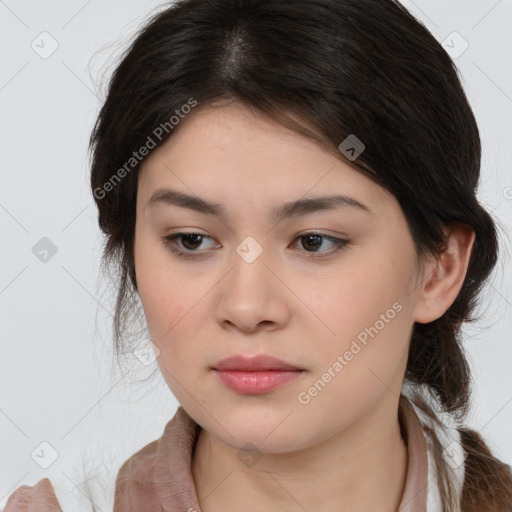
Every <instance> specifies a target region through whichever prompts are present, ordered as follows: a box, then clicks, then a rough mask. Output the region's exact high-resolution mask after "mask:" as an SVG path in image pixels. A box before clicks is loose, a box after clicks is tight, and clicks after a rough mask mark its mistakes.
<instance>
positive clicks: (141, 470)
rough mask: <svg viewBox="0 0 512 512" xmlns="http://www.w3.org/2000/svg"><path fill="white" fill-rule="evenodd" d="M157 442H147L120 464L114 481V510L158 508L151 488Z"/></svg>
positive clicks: (136, 510)
mask: <svg viewBox="0 0 512 512" xmlns="http://www.w3.org/2000/svg"><path fill="white" fill-rule="evenodd" d="M159 442H160V440H159V439H157V440H155V441H152V442H151V443H149V444H147V445H146V446H144V447H143V448H142V449H140V450H139V451H137V452H136V453H134V454H133V455H132V456H131V457H129V458H128V459H127V460H126V461H125V462H124V463H123V464H122V465H121V468H120V469H119V472H118V473H117V477H116V483H115V491H114V507H113V510H114V512H140V510H147V511H150V510H153V509H155V510H160V509H159V508H158V504H159V501H158V497H157V494H156V492H155V490H154V488H153V473H154V468H155V466H156V463H157V456H158V446H159Z"/></svg>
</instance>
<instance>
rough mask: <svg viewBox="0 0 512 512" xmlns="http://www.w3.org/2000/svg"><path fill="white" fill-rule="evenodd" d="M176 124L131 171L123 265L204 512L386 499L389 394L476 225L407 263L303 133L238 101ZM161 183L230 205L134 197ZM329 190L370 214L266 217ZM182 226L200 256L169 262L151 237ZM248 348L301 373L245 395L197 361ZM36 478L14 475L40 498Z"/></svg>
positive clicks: (11, 511)
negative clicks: (189, 430) (204, 209)
mask: <svg viewBox="0 0 512 512" xmlns="http://www.w3.org/2000/svg"><path fill="white" fill-rule="evenodd" d="M175 130H176V131H175V133H174V134H173V136H172V137H171V138H170V139H169V140H168V141H167V142H166V143H165V144H163V145H162V146H160V147H159V148H157V149H156V150H155V151H153V152H152V153H151V154H150V156H148V157H147V158H146V159H145V160H144V161H143V163H142V166H141V169H140V173H139V178H138V179H139V181H138V193H137V212H136V215H137V216H136V228H135V270H136V276H137V284H138V291H139V295H140V299H141V302H142V305H143V308H144V313H145V316H146V320H147V323H148V328H149V331H150V334H151V338H152V341H153V343H154V344H155V346H156V347H157V348H158V351H159V352H157V353H159V356H158V358H157V361H158V365H159V367H160V370H161V371H162V375H163V377H164V379H165V380H166V382H167V384H168V386H169V388H170V390H171V391H172V393H173V394H174V395H175V396H176V398H177V399H178V401H179V402H180V404H181V405H182V406H183V408H184V409H185V410H186V411H187V413H188V414H189V415H190V416H191V417H192V418H193V419H194V420H195V421H196V422H197V423H198V424H200V425H201V426H202V427H203V430H202V431H201V433H200V436H199V439H198V443H197V446H196V449H195V452H194V454H193V461H192V473H193V477H194V481H195V484H196V488H197V494H198V497H199V502H200V505H201V510H202V512H220V511H223V512H234V511H239V510H245V511H246V512H256V511H261V510H267V511H271V512H272V511H276V512H277V511H280V512H282V511H296V510H304V509H305V510H315V512H327V511H332V510H338V509H339V508H340V504H343V509H344V510H347V511H351V512H359V511H361V512H362V511H365V512H366V511H367V510H380V511H383V512H392V511H395V510H396V509H397V507H398V505H399V503H400V500H401V496H402V492H403V487H404V483H405V478H406V467H407V447H406V445H405V442H404V440H403V439H402V437H401V433H400V425H399V421H398V400H399V396H400V391H401V387H402V383H403V379H404V374H405V370H406V362H407V354H408V347H409V342H410V335H411V330H412V327H413V325H414V322H423V323H426V322H431V321H433V320H435V319H437V318H439V317H440V316H442V314H443V313H444V312H445V311H446V310H447V309H448V307H449V306H450V305H451V304H452V302H453V301H454V300H455V298H456V296H457V294H458V292H459V290H460V288H461V286H462V283H463V280H464V276H465V273H466V270H467V265H468V261H469V255H470V251H471V248H472V245H473V242H474V233H473V231H472V230H471V229H469V228H466V227H464V226H452V228H451V229H450V230H449V231H448V230H447V231H446V233H447V235H449V245H448V248H447V250H446V251H445V253H444V254H443V255H441V257H439V258H437V259H436V258H433V257H430V258H428V259H426V260H424V261H421V262H419V261H418V260H417V258H416V253H415V250H414V245H413V242H412V239H411V236H410V233H409V231H408V227H407V223H406V220H405V217H404V215H403V212H402V210H401V208H400V206H399V204H398V202H397V201H396V199H395V197H394V196H393V195H391V194H390V193H388V192H387V191H385V190H384V189H383V188H381V187H380V186H379V185H377V184H376V183H375V182H373V181H372V180H370V179H369V178H367V177H365V176H363V175H362V174H360V173H359V172H357V171H355V170H354V169H352V168H351V167H350V166H349V165H347V164H346V163H344V162H343V161H342V160H340V159H338V158H336V157H335V156H334V155H332V154H330V153H328V152H326V151H325V150H323V149H321V148H320V147H319V146H318V145H316V144H314V143H313V142H311V141H309V140H307V139H305V138H303V137H301V136H300V135H298V134H296V133H294V132H291V131H289V130H288V129H286V128H284V127H282V126H280V125H278V124H276V123H275V122H273V121H271V120H268V119H267V118H265V117H263V116H262V115H261V114H258V113H256V112H254V111H251V110H248V109H246V108H245V107H243V106H241V105H238V104H236V103H233V104H230V105H227V106H222V108H214V109H209V108H199V107H198V108H196V109H194V111H193V112H192V113H191V114H189V115H188V116H187V118H186V119H185V120H184V121H182V122H181V124H180V125H179V126H178V127H177V128H175ZM363 142H364V141H363ZM162 187H167V188H172V189H175V190H178V191H181V192H184V193H187V194H192V195H194V196H199V197H201V198H204V199H207V200H209V201H213V202H216V203H220V204H222V205H223V206H224V207H225V208H226V210H227V214H228V217H227V218H226V219H224V218H222V219H221V218H220V217H218V216H216V215H211V214H204V213H199V212H196V211H193V210H190V209H186V208H182V207H179V206H175V205H169V204H163V203H158V204H156V205H153V206H149V205H148V200H149V198H150V197H151V196H152V194H153V193H154V192H155V191H156V190H158V189H160V188H162ZM331 194H344V195H347V196H350V197H352V198H354V199H356V200H358V201H359V202H361V203H363V204H364V205H366V206H367V207H368V208H370V210H371V211H372V213H371V214H369V213H366V212H363V211H359V210H357V209H354V208H338V209H336V210H325V211H321V212H315V213H313V214H310V215H307V216H301V217H296V218H289V219H284V220H281V221H280V222H278V223H276V222H275V221H274V220H273V219H272V218H271V217H270V215H269V212H270V210H271V209H272V208H273V207H274V206H276V205H281V204H282V203H285V202H289V201H293V200H296V199H300V198H303V197H304V196H307V197H316V196H323V195H331ZM311 231H315V232H320V233H321V234H325V235H327V236H334V237H337V238H339V239H342V240H346V241H347V242H348V243H347V244H346V245H344V246H343V247H341V249H339V250H338V251H336V252H333V251H334V249H336V246H335V244H333V243H332V242H330V241H329V240H328V239H326V238H321V239H320V241H315V240H313V241H311V240H310V239H309V240H308V239H305V238H299V235H301V236H303V235H304V234H306V233H310V232H311ZM183 232H188V233H191V232H193V233H200V234H203V235H205V237H204V238H203V240H202V242H201V240H200V239H199V240H198V241H195V242H194V241H193V240H192V242H194V243H191V241H190V239H189V240H188V242H187V239H186V238H185V239H184V238H183V237H182V238H179V239H177V240H175V243H176V246H177V247H179V248H181V249H182V250H184V251H186V250H187V248H188V252H189V253H194V251H195V253H194V254H196V253H200V254H202V256H198V257H196V258H195V259H193V258H191V259H185V258H180V257H178V256H176V255H175V254H174V253H172V252H171V251H170V249H169V248H168V247H165V245H164V243H163V240H162V237H164V236H168V235H171V234H176V233H183ZM248 236H251V237H252V238H253V239H254V240H255V241H256V243H257V244H258V246H259V247H260V248H261V249H263V252H262V253H261V254H260V255H259V256H258V257H257V258H256V259H255V260H254V261H253V262H252V263H248V262H247V261H246V260H244V259H243V258H242V257H241V256H239V254H238V253H237V252H236V249H237V247H238V246H239V244H240V243H241V242H242V241H243V240H244V239H245V238H246V237H248ZM315 243H318V245H315ZM251 247H252V246H251ZM251 251H253V249H251ZM315 255H316V256H321V255H323V256H324V257H323V258H316V259H314V258H313V257H314V256H315ZM397 303H398V304H399V305H400V306H401V309H400V312H398V313H396V314H395V315H394V317H393V318H392V319H391V320H389V318H388V321H387V322H385V325H384V327H383V328H382V329H381V330H379V332H378V334H377V335H374V337H373V338H372V337H369V338H368V342H367V344H366V345H362V344H361V343H359V345H360V346H361V347H362V349H361V350H360V351H359V352H358V353H357V354H356V355H354V356H353V358H352V359H351V360H350V361H347V364H346V365H345V366H344V367H343V369H342V370H341V371H339V372H337V373H335V375H336V376H335V377H334V378H332V379H331V380H330V382H328V383H327V384H326V385H325V387H324V388H323V389H322V390H321V391H320V392H318V393H317V394H316V396H313V397H310V398H311V399H310V401H309V402H308V403H307V404H304V403H301V402H300V401H299V400H298V396H299V394H300V393H301V392H303V393H304V392H305V391H307V390H308V389H309V388H310V387H311V386H312V385H313V384H314V383H315V382H316V381H318V380H319V379H320V380H321V379H322V375H324V374H325V372H327V371H328V369H329V368H332V367H333V364H334V363H335V361H336V360H337V358H338V356H339V355H343V354H345V353H346V351H347V350H349V348H350V347H351V344H352V342H353V340H355V339H357V336H358V335H359V334H360V333H361V332H363V331H364V330H365V328H369V327H371V326H375V325H376V322H377V321H378V320H379V319H381V318H382V317H381V315H382V314H385V313H386V311H388V310H390V308H391V309H392V305H393V304H397ZM260 353H265V354H270V355H273V356H276V357H278V358H280V359H283V360H284V361H286V362H288V363H289V364H293V365H295V366H297V367H299V368H301V369H303V370H304V372H303V373H302V374H301V375H300V376H299V377H297V378H296V379H294V380H293V381H291V382H288V383H286V384H284V385H282V386H280V387H278V388H277V389H275V390H273V391H271V392H268V393H266V394H263V395H256V396H248V395H242V394H239V393H237V392H235V391H233V390H231V389H229V388H227V387H226V386H225V385H224V384H222V383H221V382H220V381H219V380H218V378H217V375H215V373H214V372H213V371H212V370H211V367H212V366H214V365H215V363H217V362H218V361H219V360H220V359H223V358H225V357H227V356H230V355H233V354H245V355H249V356H250V355H256V354H260ZM324 382H325V381H324ZM246 443H252V445H254V446H256V447H257V449H258V451H259V452H260V458H259V459H258V460H257V462H256V464H254V465H248V464H246V463H244V462H243V461H242V460H241V458H240V457H239V455H240V454H241V453H244V452H243V448H244V446H245V445H246ZM363 475H364V476H363ZM38 485H39V484H38ZM44 485H45V493H46V494H45V496H47V498H45V499H48V500H53V492H52V493H51V495H50V494H49V493H48V485H49V486H50V487H49V489H50V490H51V491H53V489H51V484H50V483H49V481H47V483H46V482H45V484H44ZM36 487H37V486H36ZM36 491H37V489H36V488H34V487H30V488H28V487H26V486H25V489H24V491H23V489H22V492H25V493H27V492H29V493H32V494H30V496H36V497H37V496H39V501H38V503H42V499H41V495H42V494H38V493H37V492H36ZM41 492H42V491H41ZM27 495H28V494H27ZM34 499H35V498H34ZM51 503H52V506H54V502H53V501H52V502H51ZM55 503H56V500H55ZM57 506H58V503H57ZM21 510H26V508H20V506H17V505H16V504H12V505H9V504H8V505H7V508H6V512H20V511H21ZM30 510H32V509H30ZM34 510H35V509H34ZM41 510H45V511H46V510H51V509H50V508H44V507H43V508H41Z"/></svg>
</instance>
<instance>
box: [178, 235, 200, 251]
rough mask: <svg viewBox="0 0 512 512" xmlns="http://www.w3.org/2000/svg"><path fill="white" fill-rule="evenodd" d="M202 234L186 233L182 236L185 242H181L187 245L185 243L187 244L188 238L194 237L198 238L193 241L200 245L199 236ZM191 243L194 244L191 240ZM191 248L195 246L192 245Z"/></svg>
mask: <svg viewBox="0 0 512 512" xmlns="http://www.w3.org/2000/svg"><path fill="white" fill-rule="evenodd" d="M202 236H203V235H197V234H194V233H190V234H186V235H184V237H183V239H184V240H185V243H183V245H184V246H187V244H189V240H190V238H192V239H193V238H194V237H195V238H198V239H199V240H196V242H195V243H197V244H198V245H200V244H201V237H202ZM192 245H194V242H192ZM188 248H189V249H190V247H188ZM193 248H194V249H195V248H196V247H193Z"/></svg>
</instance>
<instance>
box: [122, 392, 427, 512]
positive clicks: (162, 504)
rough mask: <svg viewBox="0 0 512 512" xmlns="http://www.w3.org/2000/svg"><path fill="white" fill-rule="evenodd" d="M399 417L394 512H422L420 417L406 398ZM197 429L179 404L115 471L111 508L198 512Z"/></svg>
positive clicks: (424, 485)
mask: <svg viewBox="0 0 512 512" xmlns="http://www.w3.org/2000/svg"><path fill="white" fill-rule="evenodd" d="M399 419H400V425H401V427H402V434H403V436H404V439H405V441H406V443H407V449H408V450H407V451H408V465H407V476H406V482H405V488H404V493H403V496H402V500H401V502H400V506H399V508H398V512H425V510H426V503H427V474H428V472H427V451H426V444H425V439H424V436H423V431H422V427H421V424H420V422H419V420H418V417H417V415H416V413H415V412H414V410H413V408H412V406H411V404H410V403H409V401H408V400H407V399H406V398H405V397H404V396H401V397H400V404H399ZM200 429H201V427H199V425H197V423H195V421H194V420H193V419H192V418H190V416H189V415H188V414H187V413H186V412H185V410H184V409H183V408H182V407H181V406H180V407H179V408H178V410H177V411H176V414H175V415H174V417H173V419H172V420H170V421H169V422H168V423H167V425H166V426H165V430H164V433H163V435H162V437H161V438H160V439H158V440H156V441H153V442H152V443H150V444H148V445H146V446H145V447H144V448H143V449H141V450H139V451H138V452H137V453H135V454H134V455H132V456H131V457H130V458H129V459H128V460H127V461H126V462H125V463H124V464H123V466H122V467H121V469H120V470H119V473H118V475H117V480H116V490H115V500H114V512H162V511H163V512H201V508H200V507H199V503H198V498H197V494H196V489H195V485H194V480H193V477H192V453H193V450H194V448H195V443H196V441H197V437H198V435H199V432H200ZM130 472H132V474H131V475H129V473H130Z"/></svg>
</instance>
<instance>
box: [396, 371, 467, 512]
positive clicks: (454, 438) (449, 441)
mask: <svg viewBox="0 0 512 512" xmlns="http://www.w3.org/2000/svg"><path fill="white" fill-rule="evenodd" d="M402 394H403V395H405V396H406V397H407V398H408V399H409V402H410V404H411V405H412V406H413V408H414V412H415V413H416V415H417V416H418V419H419V421H420V423H421V425H422V427H428V428H430V429H432V430H434V431H435V432H436V434H437V437H438V439H439V441H440V443H441V446H442V447H443V458H444V460H445V461H446V467H447V469H448V472H449V474H451V481H452V482H453V487H454V492H455V498H456V503H457V504H456V508H454V509H453V512H461V506H460V503H461V498H462V487H463V485H464V475H465V460H466V457H467V454H466V452H465V450H464V448H463V447H462V444H461V436H460V433H459V431H458V430H457V428H463V426H462V424H461V423H460V422H458V421H457V420H456V419H455V418H454V417H453V416H452V415H451V414H449V413H447V412H444V411H442V410H440V409H439V406H437V407H436V406H435V403H434V401H433V400H432V398H431V395H430V394H429V393H428V391H427V388H426V386H425V385H422V386H420V385H418V384H414V383H412V382H410V381H409V380H407V379H406V380H405V381H404V385H403V387H402ZM414 395H420V396H421V397H422V398H423V399H424V400H425V401H426V402H427V403H428V404H429V405H430V406H431V407H432V409H433V410H434V411H435V413H436V416H437V417H438V418H439V420H440V421H441V423H442V425H443V426H440V425H438V424H437V423H436V422H434V421H433V420H432V419H431V418H429V417H428V416H427V415H426V414H425V413H424V412H423V411H422V410H421V409H420V408H419V407H418V406H417V405H416V404H415V403H414V402H413V397H414ZM423 436H424V438H425V444H426V447H427V461H428V492H427V510H426V512H443V505H442V503H441V497H440V492H439V486H438V483H437V469H436V466H435V458H434V447H433V444H432V439H431V435H430V433H429V432H428V431H427V430H425V428H423Z"/></svg>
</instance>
